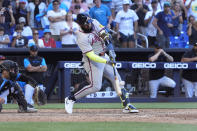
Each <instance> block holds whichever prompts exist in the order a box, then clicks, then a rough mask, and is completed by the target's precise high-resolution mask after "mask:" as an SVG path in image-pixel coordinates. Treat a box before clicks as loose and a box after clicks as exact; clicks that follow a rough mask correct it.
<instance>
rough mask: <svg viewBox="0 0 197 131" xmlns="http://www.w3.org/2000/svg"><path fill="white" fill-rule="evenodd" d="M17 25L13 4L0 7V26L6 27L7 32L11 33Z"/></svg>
mask: <svg viewBox="0 0 197 131" xmlns="http://www.w3.org/2000/svg"><path fill="white" fill-rule="evenodd" d="M14 25H15V19H14V15H13V10H12V6H11V5H9V6H8V8H7V7H3V8H1V9H0V26H3V27H4V29H5V34H8V35H11V33H12V31H11V27H13V26H14Z"/></svg>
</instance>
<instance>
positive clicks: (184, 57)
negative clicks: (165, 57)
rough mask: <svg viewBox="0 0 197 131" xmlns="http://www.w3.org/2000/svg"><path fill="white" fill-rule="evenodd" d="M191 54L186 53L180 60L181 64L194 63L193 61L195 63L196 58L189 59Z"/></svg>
mask: <svg viewBox="0 0 197 131" xmlns="http://www.w3.org/2000/svg"><path fill="white" fill-rule="evenodd" d="M191 56H192V54H191V52H186V53H185V54H184V55H183V57H182V59H181V62H194V61H197V57H191Z"/></svg>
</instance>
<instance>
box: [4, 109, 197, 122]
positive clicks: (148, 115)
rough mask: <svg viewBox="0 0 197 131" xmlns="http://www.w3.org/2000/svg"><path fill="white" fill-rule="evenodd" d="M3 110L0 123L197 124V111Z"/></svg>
mask: <svg viewBox="0 0 197 131" xmlns="http://www.w3.org/2000/svg"><path fill="white" fill-rule="evenodd" d="M16 112H17V111H16V110H11V109H9V110H3V111H2V112H1V113H0V122H10V121H13V122H18V121H21V122H23V121H29V122H30V121H31V122H37V121H45V122H96V121H101V122H111V121H128V122H129V121H131V122H156V123H185V124H197V109H141V110H140V113H137V114H131V113H130V114H124V113H122V110H120V109H75V110H74V113H73V114H72V115H68V114H65V111H64V110H63V109H40V110H39V111H38V113H23V114H22V113H16Z"/></svg>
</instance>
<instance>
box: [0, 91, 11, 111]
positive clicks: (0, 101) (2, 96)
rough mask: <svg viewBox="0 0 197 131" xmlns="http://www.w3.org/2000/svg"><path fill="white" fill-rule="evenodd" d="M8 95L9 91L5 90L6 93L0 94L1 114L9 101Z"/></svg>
mask: <svg viewBox="0 0 197 131" xmlns="http://www.w3.org/2000/svg"><path fill="white" fill-rule="evenodd" d="M8 94H9V90H5V91H4V92H2V93H1V94H0V112H1V110H2V109H3V104H5V102H6V100H7V96H8Z"/></svg>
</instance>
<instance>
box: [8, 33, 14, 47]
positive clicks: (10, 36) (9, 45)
mask: <svg viewBox="0 0 197 131" xmlns="http://www.w3.org/2000/svg"><path fill="white" fill-rule="evenodd" d="M9 38H10V43H9V44H8V47H11V44H12V38H13V36H12V35H9Z"/></svg>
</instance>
